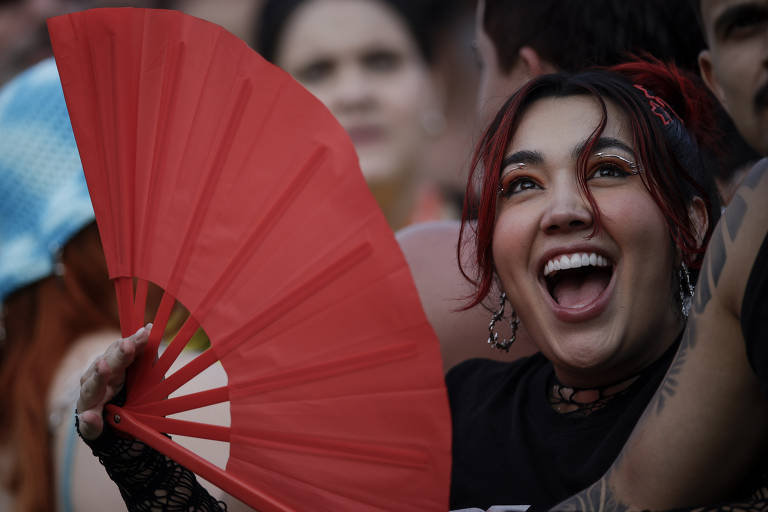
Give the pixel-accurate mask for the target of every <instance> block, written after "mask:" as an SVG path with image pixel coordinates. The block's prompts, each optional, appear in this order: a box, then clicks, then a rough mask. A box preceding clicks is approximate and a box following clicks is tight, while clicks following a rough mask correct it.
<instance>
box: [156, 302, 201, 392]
mask: <svg viewBox="0 0 768 512" xmlns="http://www.w3.org/2000/svg"><path fill="white" fill-rule="evenodd" d="M199 328H200V324H199V323H198V322H197V319H196V318H195V317H193V316H192V315H189V316H188V317H187V319H186V320H185V321H184V325H182V326H181V329H179V332H178V333H176V336H174V337H173V340H171V342H170V343H169V344H168V346H167V347H165V350H164V351H163V354H162V355H161V356H160V358H159V359H158V360H157V361H156V362H155V364H154V366H153V367H152V369H151V370H150V371H149V374H148V376H147V379H149V380H151V381H153V382H160V381H161V380H162V379H163V378H165V374H166V372H167V371H168V369H169V368H170V367H171V365H172V364H173V362H174V361H175V360H176V358H177V357H179V354H181V351H182V350H184V347H185V346H186V345H187V343H189V340H190V339H192V336H194V335H195V332H197V330H198V329H199Z"/></svg>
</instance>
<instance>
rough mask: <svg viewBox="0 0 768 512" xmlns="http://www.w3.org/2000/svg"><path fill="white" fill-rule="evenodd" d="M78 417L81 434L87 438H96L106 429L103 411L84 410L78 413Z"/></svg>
mask: <svg viewBox="0 0 768 512" xmlns="http://www.w3.org/2000/svg"><path fill="white" fill-rule="evenodd" d="M77 419H78V429H79V430H80V435H81V436H83V437H84V438H85V439H89V440H90V439H96V438H97V437H99V436H100V435H101V432H102V430H104V419H103V418H102V417H101V412H96V411H93V410H88V411H83V412H80V413H78V415H77Z"/></svg>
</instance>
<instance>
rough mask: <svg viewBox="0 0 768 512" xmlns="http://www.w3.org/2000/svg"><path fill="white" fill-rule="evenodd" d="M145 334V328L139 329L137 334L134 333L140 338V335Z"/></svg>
mask: <svg viewBox="0 0 768 512" xmlns="http://www.w3.org/2000/svg"><path fill="white" fill-rule="evenodd" d="M143 333H144V328H143V327H139V329H138V330H137V331H136V332H135V333H133V335H134V336H139V335H140V334H143Z"/></svg>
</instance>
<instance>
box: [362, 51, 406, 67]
mask: <svg viewBox="0 0 768 512" xmlns="http://www.w3.org/2000/svg"><path fill="white" fill-rule="evenodd" d="M400 61H401V58H400V55H398V54H397V53H395V52H393V51H390V50H375V51H371V52H369V53H367V54H365V55H364V56H363V65H364V66H365V68H366V69H368V70H370V71H378V72H388V71H393V70H395V69H397V68H398V67H399V66H400Z"/></svg>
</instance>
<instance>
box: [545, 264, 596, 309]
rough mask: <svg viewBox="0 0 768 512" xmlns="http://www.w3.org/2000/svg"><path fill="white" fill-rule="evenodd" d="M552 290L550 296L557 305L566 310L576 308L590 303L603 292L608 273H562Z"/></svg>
mask: <svg viewBox="0 0 768 512" xmlns="http://www.w3.org/2000/svg"><path fill="white" fill-rule="evenodd" d="M564 274H565V275H563V276H562V277H561V278H560V280H559V281H558V282H557V284H556V285H555V286H554V288H553V289H552V296H553V297H554V298H555V300H556V301H557V303H558V304H560V305H561V306H565V307H567V308H578V307H582V306H586V305H587V304H589V303H591V302H592V301H594V300H595V299H597V297H598V296H599V295H600V294H601V293H602V291H603V290H605V287H606V286H608V282H609V281H610V273H608V272H605V271H599V270H595V271H591V272H586V273H582V272H578V273H576V272H568V271H566V272H564Z"/></svg>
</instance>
